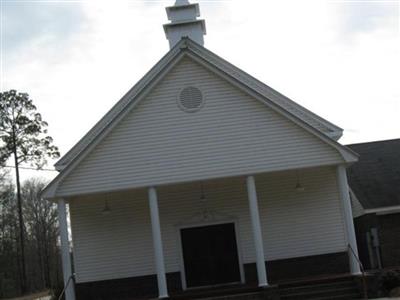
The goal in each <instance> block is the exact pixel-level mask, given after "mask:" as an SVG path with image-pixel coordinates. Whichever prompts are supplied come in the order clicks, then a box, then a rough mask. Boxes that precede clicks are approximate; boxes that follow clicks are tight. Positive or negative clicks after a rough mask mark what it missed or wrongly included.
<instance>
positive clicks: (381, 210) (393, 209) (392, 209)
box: [364, 205, 400, 215]
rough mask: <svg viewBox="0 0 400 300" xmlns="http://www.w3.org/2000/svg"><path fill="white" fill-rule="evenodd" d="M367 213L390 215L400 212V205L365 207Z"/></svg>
mask: <svg viewBox="0 0 400 300" xmlns="http://www.w3.org/2000/svg"><path fill="white" fill-rule="evenodd" d="M364 211H365V214H377V215H388V214H396V213H400V205H394V206H386V207H378V208H370V209H365V210H364Z"/></svg>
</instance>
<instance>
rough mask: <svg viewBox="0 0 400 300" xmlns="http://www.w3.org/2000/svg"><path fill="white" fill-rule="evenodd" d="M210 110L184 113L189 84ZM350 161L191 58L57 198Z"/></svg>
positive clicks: (94, 154)
mask: <svg viewBox="0 0 400 300" xmlns="http://www.w3.org/2000/svg"><path fill="white" fill-rule="evenodd" d="M188 85H194V86H196V87H198V88H200V89H201V91H202V93H203V95H204V99H205V105H204V107H202V109H201V110H199V111H197V112H194V113H187V112H184V111H182V110H181V109H180V108H179V107H178V105H177V95H178V93H179V91H180V90H181V89H182V87H184V86H188ZM340 162H343V159H342V158H341V156H340V155H339V153H338V152H337V151H336V150H335V149H333V148H332V147H331V146H328V145H327V144H326V143H324V142H322V141H321V140H320V139H318V138H317V137H315V136H314V135H312V134H311V133H309V132H307V131H306V130H304V129H302V128H300V127H299V126H297V125H295V124H294V123H293V122H291V121H289V120H288V119H286V118H285V117H283V116H281V115H280V114H278V113H276V112H274V111H273V110H272V109H270V108H268V107H267V106H266V105H265V104H262V103H261V102H259V101H258V100H255V99H253V98H252V97H250V96H249V95H247V94H245V93H244V92H242V91H241V90H239V89H238V88H236V87H234V86H232V85H231V84H229V83H228V82H226V81H225V80H223V79H221V78H220V77H218V76H217V75H215V74H213V73H211V72H210V71H208V70H206V69H205V68H204V67H202V66H200V65H199V64H197V63H195V62H193V61H192V60H190V59H189V58H184V59H183V60H182V61H181V62H179V63H178V64H177V66H175V67H174V68H173V69H172V70H171V72H170V73H169V74H167V75H166V77H165V78H164V79H163V80H162V81H161V82H160V83H159V84H158V85H157V86H156V87H155V88H154V90H153V91H152V92H151V93H150V94H149V95H148V96H147V97H146V98H145V99H143V100H142V101H141V102H140V103H139V104H138V105H137V107H135V108H134V109H133V110H132V111H131V112H130V113H129V114H128V115H127V116H126V117H125V118H124V119H123V120H122V121H121V122H120V123H119V124H118V125H117V126H116V127H115V128H114V129H113V130H112V131H111V133H109V134H108V136H106V137H105V139H104V140H103V141H101V142H100V143H99V144H98V145H97V146H96V147H95V149H94V150H93V151H92V152H91V153H89V154H88V156H87V157H86V158H85V159H83V161H82V162H81V163H80V164H79V165H78V166H77V168H76V169H75V170H73V171H72V172H71V173H70V174H69V175H68V176H67V177H66V178H65V179H64V180H63V181H61V183H60V184H59V187H58V190H57V195H58V196H67V195H79V194H86V193H93V192H99V191H107V190H124V189H129V188H135V187H144V186H149V185H160V184H171V183H178V182H188V181H194V180H200V179H208V178H223V177H230V176H236V175H244V174H250V173H251V174H256V173H261V172H268V171H276V170H287V169H291V168H298V167H311V166H318V165H330V164H335V163H340Z"/></svg>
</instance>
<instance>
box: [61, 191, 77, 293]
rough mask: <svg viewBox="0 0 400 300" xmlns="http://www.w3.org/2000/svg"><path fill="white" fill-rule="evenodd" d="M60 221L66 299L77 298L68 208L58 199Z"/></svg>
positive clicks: (63, 201) (62, 200)
mask: <svg viewBox="0 0 400 300" xmlns="http://www.w3.org/2000/svg"><path fill="white" fill-rule="evenodd" d="M57 209H58V221H59V223H60V240H61V260H62V269H63V278H64V287H65V286H66V285H67V284H68V287H67V288H66V290H65V300H75V287H74V279H70V278H71V276H72V267H71V256H70V252H69V239H68V223H67V210H66V207H65V200H64V199H59V200H58V205H57Z"/></svg>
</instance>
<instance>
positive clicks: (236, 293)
mask: <svg viewBox="0 0 400 300" xmlns="http://www.w3.org/2000/svg"><path fill="white" fill-rule="evenodd" d="M354 278H355V276H353V275H351V274H337V275H326V276H314V277H306V278H298V279H293V280H285V281H278V282H273V283H272V284H270V285H269V286H268V287H266V288H260V287H258V286H257V284H232V285H225V286H219V287H212V288H210V287H208V288H198V289H191V290H186V291H182V292H178V293H174V294H171V295H170V298H169V299H171V300H186V299H204V300H205V299H207V300H211V299H223V300H230V299H252V300H256V299H268V300H270V299H271V300H275V299H277V300H278V299H292V298H291V296H288V295H285V292H284V291H285V290H287V289H289V290H290V289H300V290H301V289H303V288H304V287H309V288H310V289H313V287H314V286H315V287H318V286H326V285H329V284H340V283H343V284H349V283H350V282H353V279H354ZM350 285H351V284H350ZM332 287H333V288H334V289H336V288H335V287H334V286H333V285H332ZM327 291H330V289H329V288H328V290H327ZM354 291H356V293H353V294H351V295H350V294H344V295H341V294H340V293H338V295H337V298H336V297H335V298H331V297H332V296H329V295H328V293H327V294H326V296H325V295H324V290H321V291H320V293H321V294H322V296H321V295H318V297H316V298H314V297H312V298H311V297H310V298H309V297H308V296H305V298H302V296H301V293H300V294H295V298H293V299H361V298H362V297H361V296H360V294H359V293H358V290H357V288H356V283H355V282H354V285H353V292H354ZM296 292H297V291H296ZM316 294H318V291H316ZM350 296H352V297H350ZM342 297H344V298H342ZM349 297H350V298H349ZM135 300H137V299H135ZM154 300H155V299H154Z"/></svg>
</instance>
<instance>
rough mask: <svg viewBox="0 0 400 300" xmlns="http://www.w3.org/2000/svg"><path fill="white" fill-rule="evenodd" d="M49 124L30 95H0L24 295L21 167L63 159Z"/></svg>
mask: <svg viewBox="0 0 400 300" xmlns="http://www.w3.org/2000/svg"><path fill="white" fill-rule="evenodd" d="M47 125H48V124H47V123H46V122H45V121H43V120H42V116H41V114H40V113H38V112H37V110H36V106H35V105H34V104H33V101H32V100H31V99H30V98H29V95H28V94H27V93H18V92H17V91H15V90H10V91H6V92H2V93H0V166H2V165H4V164H5V163H6V161H8V159H9V158H10V157H11V156H13V157H14V166H15V175H16V184H17V207H18V222H19V240H20V258H21V268H22V278H21V290H22V292H23V293H24V292H26V266H25V240H24V219H23V212H22V199H21V187H20V177H19V166H20V165H21V164H23V163H30V164H31V165H35V166H36V167H37V168H41V167H42V166H43V165H45V164H46V158H48V157H50V158H57V157H59V156H60V153H59V152H58V148H57V147H56V146H54V145H53V139H52V138H51V137H50V136H48V135H47V129H46V128H47Z"/></svg>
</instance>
